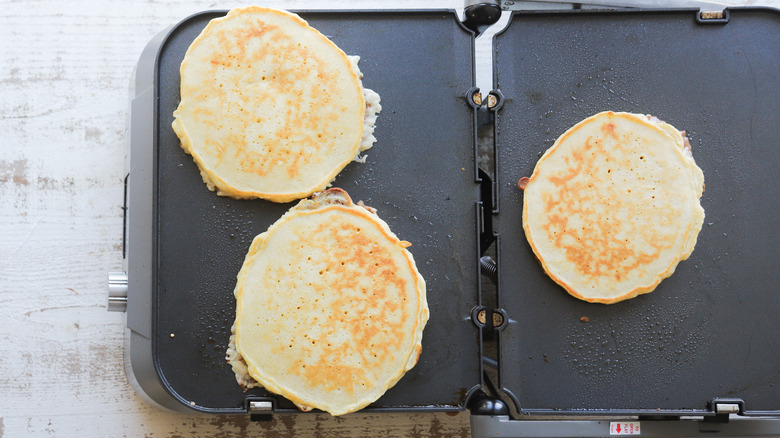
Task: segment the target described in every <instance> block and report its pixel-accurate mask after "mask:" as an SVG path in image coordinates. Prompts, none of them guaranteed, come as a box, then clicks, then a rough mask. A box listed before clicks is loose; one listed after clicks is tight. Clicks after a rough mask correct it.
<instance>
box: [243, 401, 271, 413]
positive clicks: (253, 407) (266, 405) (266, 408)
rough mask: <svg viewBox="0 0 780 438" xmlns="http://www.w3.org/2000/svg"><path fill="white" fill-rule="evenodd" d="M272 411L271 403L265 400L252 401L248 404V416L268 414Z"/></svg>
mask: <svg viewBox="0 0 780 438" xmlns="http://www.w3.org/2000/svg"><path fill="white" fill-rule="evenodd" d="M272 411H273V403H272V402H270V401H267V400H252V401H250V402H249V413H250V414H270V413H271V412H272Z"/></svg>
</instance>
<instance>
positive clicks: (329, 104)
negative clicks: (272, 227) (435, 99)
mask: <svg viewBox="0 0 780 438" xmlns="http://www.w3.org/2000/svg"><path fill="white" fill-rule="evenodd" d="M358 60H359V58H358V57H356V56H353V57H349V56H347V55H346V54H345V53H344V52H343V51H342V50H341V49H339V48H338V47H337V46H336V45H335V44H334V43H333V42H331V41H330V40H328V38H326V37H325V36H324V35H322V34H321V33H320V32H318V31H317V30H316V29H314V28H312V27H310V26H309V25H308V24H307V23H306V21H304V20H303V19H301V18H300V17H298V16H297V15H295V14H292V13H289V12H285V11H281V10H276V9H268V8H261V7H254V6H253V7H245V8H237V9H233V10H231V11H230V12H229V13H228V14H227V15H226V16H225V17H221V18H215V19H213V20H211V21H210V22H209V23H208V25H207V26H206V27H205V28H204V29H203V31H202V32H201V33H200V35H198V37H197V38H195V40H194V41H193V42H192V44H191V45H190V47H189V48H188V49H187V52H186V54H185V56H184V59H183V61H182V63H181V68H180V73H181V90H180V91H181V102H180V104H179V107H178V108H177V109H176V111H174V113H173V116H174V118H175V120H174V121H173V124H172V127H173V130H174V131H175V133H176V135H177V136H178V137H179V139H180V140H181V146H182V148H183V149H184V150H185V152H187V153H188V154H191V155H192V158H193V159H194V161H195V163H197V165H198V168H199V169H200V173H201V177H202V178H203V181H204V182H205V183H206V185H207V186H208V188H209V189H210V190H216V191H217V194H219V195H223V196H229V197H232V198H237V199H249V198H263V199H267V200H269V201H274V202H289V201H293V200H296V199H300V198H303V197H307V196H310V195H311V194H312V193H314V192H317V191H321V190H323V189H325V188H326V187H327V186H328V184H330V183H331V181H333V179H334V178H335V177H336V175H338V173H339V172H340V171H341V170H342V169H343V168H344V167H345V166H346V165H347V164H348V163H349V162H351V161H352V160H355V159H358V160H360V158H359V154H360V152H362V151H364V150H366V149H368V148H370V147H371V146H372V145H373V143H374V141H375V138H374V136H373V131H374V123H375V121H376V115H377V113H378V112H379V111H380V110H381V106H380V104H379V95H377V94H376V93H375V92H373V91H371V90H368V89H364V88H363V85H362V81H361V78H362V74H361V73H360V69H359V68H358V67H357V61H358ZM363 158H364V157H363Z"/></svg>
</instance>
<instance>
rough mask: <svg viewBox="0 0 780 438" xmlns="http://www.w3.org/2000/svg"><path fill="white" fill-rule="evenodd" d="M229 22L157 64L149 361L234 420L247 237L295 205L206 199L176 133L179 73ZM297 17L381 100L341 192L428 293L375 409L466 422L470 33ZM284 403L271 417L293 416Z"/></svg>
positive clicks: (429, 19)
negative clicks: (235, 334)
mask: <svg viewBox="0 0 780 438" xmlns="http://www.w3.org/2000/svg"><path fill="white" fill-rule="evenodd" d="M221 15H224V12H214V13H203V14H198V15H196V16H193V17H190V18H189V19H187V20H185V21H184V22H182V23H181V24H179V25H178V26H177V27H175V28H174V30H173V31H172V33H171V34H170V35H169V36H168V37H167V39H166V42H165V43H164V44H163V46H162V48H161V52H160V55H159V60H158V65H157V72H158V82H157V84H158V87H157V88H156V97H157V99H158V100H157V106H156V108H155V111H156V114H155V118H156V147H157V156H156V160H157V161H156V169H157V174H156V196H155V202H154V206H155V209H156V210H155V218H156V224H155V230H156V235H155V245H156V250H157V259H156V260H155V264H154V266H155V269H156V272H155V274H154V278H156V285H155V286H156V289H155V290H154V291H153V293H154V295H153V297H154V301H153V302H154V305H155V308H154V310H153V343H154V345H153V349H154V354H155V358H156V366H157V369H158V371H159V374H160V376H161V378H162V379H163V382H164V384H165V385H166V386H167V387H168V389H169V390H170V391H171V393H172V394H174V396H176V397H178V398H179V399H180V400H181V401H182V402H183V403H184V404H186V405H193V407H194V408H196V409H200V410H204V411H211V412H230V411H236V412H239V411H243V408H244V400H245V394H244V393H243V392H242V391H241V389H240V388H239V387H238V385H237V384H236V382H235V380H234V377H233V373H232V371H231V370H230V368H229V367H228V366H227V364H226V363H225V359H224V356H225V349H226V346H227V343H228V338H229V335H230V327H231V324H232V323H233V319H234V315H235V300H234V298H233V288H234V286H235V279H236V274H237V273H238V270H239V268H240V267H241V264H242V262H243V258H244V255H245V254H246V251H247V249H248V248H249V245H250V243H251V241H252V238H253V237H254V236H255V235H257V234H259V233H261V232H263V231H265V230H266V228H267V227H268V226H269V225H270V224H272V223H273V222H275V221H276V220H277V219H278V218H279V217H280V216H281V215H282V214H283V213H284V212H285V211H286V210H287V209H288V208H290V207H291V206H292V205H294V204H292V203H291V204H282V205H279V204H273V203H269V202H265V201H260V200H255V201H236V200H232V199H228V198H222V197H218V196H217V195H216V194H214V193H213V192H209V191H208V190H207V188H206V186H205V184H204V183H203V182H202V180H201V178H200V176H199V173H198V170H197V168H196V166H195V164H194V163H193V161H192V159H191V157H190V156H188V155H185V154H184V153H183V151H182V150H181V148H180V147H179V141H178V139H177V137H176V135H175V134H174V132H173V130H172V129H171V128H170V125H171V122H172V121H173V118H172V115H171V114H172V112H173V111H174V109H176V106H177V105H178V103H179V64H180V63H181V60H182V58H183V56H184V53H185V51H186V49H187V47H188V46H189V44H190V43H191V42H192V40H193V39H194V38H195V37H196V36H197V35H198V33H199V32H200V31H201V29H202V28H203V27H204V26H205V25H206V24H207V22H208V20H210V19H211V18H214V17H218V16H221ZM301 15H302V16H303V17H304V18H305V19H307V20H308V21H309V22H310V23H311V24H312V26H314V27H315V28H317V29H319V30H320V31H321V32H322V33H323V34H325V35H326V36H328V37H329V38H331V39H332V40H333V41H334V42H335V43H336V44H337V45H339V46H340V47H341V48H342V49H343V50H344V51H345V52H346V53H347V54H357V55H360V56H361V57H362V58H361V61H360V68H361V70H362V72H363V74H364V85H365V86H366V87H367V88H371V89H373V90H375V91H377V92H378V93H379V94H380V96H381V98H382V106H383V110H382V112H381V114H380V115H379V119H378V122H377V127H376V131H375V135H376V138H377V139H378V140H377V142H376V144H375V145H374V147H373V149H371V150H369V151H368V152H367V155H368V161H367V162H366V163H365V164H359V163H351V164H349V165H348V166H347V168H346V169H345V170H344V171H342V172H341V174H340V175H339V176H338V177H337V178H336V180H335V182H334V186H336V187H341V188H343V189H345V190H347V192H349V194H350V195H351V196H352V198H353V200H354V201H355V202H357V201H359V200H363V201H364V202H365V203H366V204H367V205H370V206H373V207H375V208H377V210H378V214H379V215H380V217H381V218H383V219H384V220H385V221H387V223H388V224H389V225H390V228H391V229H393V231H394V232H395V233H396V234H397V235H398V236H399V238H401V239H404V240H408V241H410V242H412V243H413V246H412V247H411V248H410V251H411V252H412V253H413V255H414V257H415V260H416V262H417V266H418V268H419V270H420V272H421V273H422V275H423V276H424V278H425V280H426V282H427V287H428V303H429V306H430V314H431V317H430V321H429V322H428V325H427V326H426V328H425V332H424V336H423V353H422V355H421V357H420V360H419V363H418V364H417V366H416V367H415V368H414V369H413V370H411V371H410V372H409V373H407V374H406V375H405V376H404V377H403V378H402V379H401V381H400V382H399V383H398V384H397V385H396V386H395V387H393V388H392V389H390V390H389V391H388V392H387V393H386V394H385V395H384V396H383V397H382V398H380V399H379V400H378V401H377V402H376V403H375V404H373V405H372V407H374V408H389V409H412V410H414V409H417V410H419V409H437V410H440V409H462V408H463V404H464V403H465V399H466V396H467V393H468V392H469V391H470V390H471V389H472V388H473V387H474V386H475V385H478V384H479V379H480V373H479V369H480V368H479V363H480V357H479V352H478V351H479V350H478V347H479V344H478V332H477V331H476V330H475V327H474V325H473V324H472V323H471V322H470V321H469V320H468V318H467V317H468V316H469V313H470V312H471V309H472V308H473V307H474V306H475V305H476V302H477V300H478V294H477V293H475V291H477V290H478V270H477V260H478V248H477V236H478V235H477V234H476V229H477V223H476V222H477V219H476V201H477V199H478V190H479V186H478V184H477V183H476V182H475V178H474V175H475V174H476V172H475V169H476V168H475V157H474V138H475V123H474V112H473V109H472V108H471V107H470V106H469V105H468V104H467V102H466V100H465V94H466V91H467V90H468V89H469V88H471V87H472V86H473V83H474V73H473V71H474V66H473V59H474V50H473V40H474V36H473V33H471V32H469V31H467V30H465V29H464V28H463V27H462V26H461V25H460V23H459V22H458V19H457V16H456V15H455V14H454V13H453V12H449V11H424V12H417V11H415V12H308V13H303V14H301ZM246 395H254V396H265V395H268V393H266V392H265V391H263V390H262V389H253V390H250V391H249V392H248V393H247V394H246ZM276 400H277V401H276V403H277V405H276V408H277V410H284V409H288V408H289V409H294V406H293V405H292V404H291V403H290V402H288V401H286V400H285V399H283V398H282V397H277V398H276Z"/></svg>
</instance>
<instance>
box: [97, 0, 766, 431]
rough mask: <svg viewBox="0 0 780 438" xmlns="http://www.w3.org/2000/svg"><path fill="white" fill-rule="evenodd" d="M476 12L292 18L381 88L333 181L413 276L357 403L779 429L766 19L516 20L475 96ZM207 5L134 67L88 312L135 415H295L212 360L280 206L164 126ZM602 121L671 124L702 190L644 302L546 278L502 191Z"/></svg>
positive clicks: (658, 425) (565, 14)
mask: <svg viewBox="0 0 780 438" xmlns="http://www.w3.org/2000/svg"><path fill="white" fill-rule="evenodd" d="M510 3H511V2H510ZM478 6H479V5H478ZM480 8H481V9H480ZM490 8H491V5H482V6H479V8H477V9H474V8H471V9H469V10H467V11H466V14H464V18H463V20H462V19H461V18H460V17H459V16H458V14H457V13H456V12H455V11H452V10H410V11H305V12H300V15H301V16H302V17H303V18H304V19H306V20H307V21H308V22H309V23H310V24H311V25H312V26H314V27H315V28H317V29H318V30H320V31H321V32H322V33H323V34H325V35H326V36H328V37H329V38H330V39H331V40H333V41H334V42H335V43H336V44H337V45H338V46H339V47H341V48H342V49H343V50H344V51H345V52H346V53H347V54H357V55H360V56H361V61H360V68H361V70H362V72H363V73H364V78H363V81H364V84H365V86H366V87H367V88H371V89H373V90H375V91H377V92H378V93H379V95H380V96H381V98H382V108H383V109H382V112H381V114H380V115H379V119H378V122H377V127H376V131H375V136H376V138H377V142H376V144H375V145H374V147H373V148H372V149H370V150H369V151H368V152H367V155H368V160H367V162H366V163H364V164H360V163H351V164H350V165H348V166H347V167H346V168H345V169H344V170H343V171H342V172H341V173H340V174H339V175H338V177H337V178H336V180H335V181H334V183H333V186H335V187H341V188H343V189H345V190H346V191H347V192H348V193H349V194H350V196H351V197H352V198H353V199H354V200H355V201H358V200H362V201H364V203H365V204H366V205H369V206H372V207H375V208H376V209H377V210H378V214H379V215H380V217H382V218H383V219H384V220H385V221H387V223H388V224H389V225H390V227H391V229H393V231H394V232H395V233H396V234H397V235H398V236H399V237H400V238H401V239H404V240H408V241H410V242H412V243H413V246H412V247H411V248H410V250H411V251H412V253H413V254H414V257H415V260H416V261H417V265H418V268H419V270H420V272H421V273H422V275H423V276H424V277H425V279H426V282H427V285H428V302H429V306H430V314H431V317H430V321H429V322H428V325H427V326H426V329H425V332H424V335H423V353H422V355H421V356H420V360H419V362H418V364H417V365H416V366H415V367H414V368H413V369H412V370H411V371H409V372H408V373H407V374H406V375H405V376H404V377H403V378H402V379H401V380H400V381H399V382H398V384H396V385H395V386H394V387H393V388H391V389H390V390H389V391H388V392H387V393H386V394H385V395H384V396H382V397H381V398H380V399H379V400H377V401H376V402H375V403H373V404H372V405H370V406H369V407H368V408H366V409H367V410H372V411H409V412H422V411H462V410H465V409H470V411H471V418H472V434H473V435H474V436H488V435H490V436H505V437H509V436H557V435H579V436H601V435H610V434H618V435H619V434H629V433H630V434H635V435H636V434H639V435H644V436H666V435H690V434H693V435H696V434H698V433H705V432H718V433H720V436H723V435H724V434H725V435H729V434H731V435H747V434H756V435H761V434H763V435H771V434H778V433H780V419H778V418H777V417H780V318H778V315H780V293H778V292H780V291H778V287H780V286H779V285H780V270H778V269H776V266H775V265H776V264H777V262H778V261H780V234H779V233H778V232H777V229H778V225H779V224H778V222H779V220H778V216H780V196H778V195H780V189H778V184H776V183H775V177H776V175H778V174H780V142H779V141H778V137H777V134H776V132H777V127H778V126H780V73H779V72H780V12H778V11H777V10H772V9H761V8H734V9H726V10H724V11H717V12H715V13H713V14H705V13H703V12H700V11H699V10H698V9H667V10H631V11H627V10H616V9H615V10H592V9H582V10H569V11H561V10H555V11H540V10H536V11H514V12H512V13H511V16H510V17H509V22H508V24H507V25H506V28H505V29H504V30H502V31H501V32H500V33H499V34H497V35H496V36H495V38H494V41H493V49H492V55H493V66H492V67H493V75H494V82H493V89H492V90H490V91H489V92H487V93H484V94H483V93H481V92H480V90H479V89H477V88H476V86H475V73H474V72H475V48H474V47H475V41H476V38H478V37H479V35H480V32H481V31H482V30H484V27H485V26H486V25H488V24H490V23H491V22H493V21H495V18H497V17H496V16H495V14H494V12H495V10H494V9H490ZM225 13H226V11H208V12H203V13H199V14H196V15H193V16H191V17H188V18H186V19H184V20H183V21H182V22H180V23H179V24H177V25H175V26H173V27H172V28H171V29H168V30H166V31H164V32H162V33H161V34H159V35H158V36H157V37H155V38H154V39H153V40H152V41H151V42H150V43H149V44H148V46H147V47H146V49H145V50H144V52H143V54H142V55H141V58H140V60H139V63H138V65H137V69H136V73H135V79H134V84H133V85H134V89H133V91H132V104H131V106H132V107H131V120H130V133H129V139H130V145H129V152H128V163H129V167H128V175H127V177H126V179H125V233H124V242H125V248H124V253H123V255H124V262H125V272H123V273H112V274H110V276H109V307H110V308H119V309H120V310H122V309H124V308H125V305H126V313H127V328H128V330H127V346H126V364H127V367H126V368H127V371H128V376H129V377H130V379H131V381H132V383H133V384H134V386H135V387H136V389H137V390H138V392H139V394H141V395H143V396H145V397H146V398H147V399H148V400H149V401H150V402H151V403H153V404H155V405H158V406H159V407H161V408H165V409H169V410H173V411H185V412H192V411H198V412H204V413H210V414H237V413H244V414H248V415H273V414H274V413H281V412H298V410H297V409H296V407H295V406H294V404H292V403H291V402H289V401H288V400H286V399H285V398H283V397H280V396H277V395H274V394H272V393H269V392H267V391H264V390H263V389H261V388H255V389H252V390H249V391H247V392H246V393H244V392H243V391H242V390H241V388H239V386H238V385H237V384H236V382H235V379H234V376H233V372H232V370H231V369H230V367H229V366H228V364H227V363H226V361H225V350H226V347H227V344H228V338H229V336H230V327H231V324H232V323H233V319H234V315H235V314H234V312H235V300H234V297H233V288H234V286H235V277H236V273H237V272H238V270H239V269H240V267H241V264H242V262H243V258H244V255H245V254H246V251H247V249H248V247H249V244H250V243H251V241H252V239H253V238H254V236H255V235H257V234H259V233H261V232H263V231H265V230H266V229H267V227H268V226H269V225H271V224H272V223H273V222H275V221H276V220H277V219H278V218H279V217H280V216H281V215H282V214H283V213H284V212H285V211H286V210H287V209H289V208H290V207H291V206H292V205H294V204H293V203H289V204H275V203H271V202H266V201H262V200H254V201H237V200H233V199H229V198H223V197H218V196H216V195H215V194H214V193H213V192H210V191H208V189H207V188H206V186H205V184H204V183H203V182H202V180H201V178H200V175H199V172H198V169H197V166H196V165H195V163H194V162H193V160H192V158H191V157H190V156H189V155H186V154H185V153H184V152H183V150H182V149H181V147H180V146H179V140H178V138H177V137H176V135H175V134H174V132H173V130H172V129H171V122H172V121H173V116H172V113H173V111H174V109H175V108H176V107H177V105H178V102H179V64H180V63H181V60H182V58H183V56H184V53H185V51H186V50H187V47H188V46H189V44H190V43H191V42H192V40H193V39H194V38H195V37H196V36H197V35H198V34H199V32H200V31H201V30H202V29H203V27H204V26H205V25H206V24H207V23H208V21H209V20H211V19H212V18H215V17H219V16H222V15H224V14H225ZM607 109H609V110H615V111H629V112H640V113H647V114H653V115H656V116H658V117H659V118H661V119H663V120H666V121H668V122H670V123H672V124H673V125H674V126H676V127H678V128H680V129H686V130H687V133H688V136H689V137H690V139H691V143H692V145H693V154H694V157H695V159H696V162H697V164H698V165H699V166H700V167H701V168H702V169H703V171H704V175H705V181H706V190H705V192H704V196H703V198H702V205H703V207H704V209H705V211H706V218H705V224H704V228H703V229H702V231H701V234H700V235H699V240H698V243H697V245H696V248H695V250H694V252H693V254H692V256H691V257H690V259H689V260H687V261H684V262H682V263H680V265H679V266H678V268H677V271H676V272H675V273H674V275H673V276H672V277H670V278H668V279H666V280H664V281H663V282H661V284H660V285H659V287H658V288H657V289H656V290H655V291H654V292H653V293H651V294H648V295H643V296H640V297H637V298H635V299H632V300H628V301H625V302H621V303H618V304H615V305H610V306H605V305H598V304H589V303H585V302H582V301H579V300H576V299H574V298H572V297H570V296H569V295H568V294H566V292H565V291H564V290H563V289H561V288H560V287H559V286H557V285H556V284H555V283H554V282H552V280H550V279H549V278H548V277H547V276H546V275H545V274H544V272H543V270H542V268H541V266H540V265H539V263H538V262H537V261H536V260H535V258H534V256H533V253H532V252H531V250H530V247H529V245H528V243H527V242H526V240H525V236H524V234H523V231H522V226H521V211H522V192H521V191H520V190H519V189H517V187H516V183H517V180H518V179H519V178H520V177H522V176H529V175H530V174H531V172H532V171H533V168H534V165H535V164H536V161H537V160H538V158H539V156H540V154H541V153H542V152H543V151H544V150H546V149H547V148H548V147H549V146H551V145H552V142H554V140H555V139H556V138H557V136H559V135H560V134H561V133H563V132H564V131H565V130H566V129H567V128H568V127H570V126H571V125H573V124H574V123H576V122H578V121H580V120H582V119H584V118H585V117H587V116H589V115H592V114H594V113H596V112H599V111H602V110H607ZM486 133H487V135H486ZM485 137H487V141H485V140H484V139H485ZM478 140H482V141H478ZM484 143H487V147H484ZM302 415H304V414H302ZM773 417H774V418H773Z"/></svg>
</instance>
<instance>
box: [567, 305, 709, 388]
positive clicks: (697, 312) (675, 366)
mask: <svg viewBox="0 0 780 438" xmlns="http://www.w3.org/2000/svg"><path fill="white" fill-rule="evenodd" d="M698 301H699V300H698V299H694V300H691V299H687V300H685V299H677V298H676V297H670V300H669V302H668V303H665V304H672V305H663V306H660V305H659V306H654V305H635V306H631V305H632V304H633V303H623V304H625V306H623V307H622V308H621V307H615V308H614V309H613V310H614V312H612V311H608V312H604V313H600V316H597V317H590V318H589V319H588V322H586V323H584V322H582V321H581V320H580V319H579V318H571V321H569V322H568V323H567V327H566V333H568V335H567V337H566V341H565V342H566V345H565V346H564V348H563V359H564V361H565V362H566V363H567V365H568V368H569V369H570V370H571V371H572V372H573V373H576V374H577V375H579V376H580V377H581V378H582V380H583V381H584V382H586V385H587V386H588V387H592V388H596V387H602V386H604V385H606V384H608V383H610V382H614V381H631V380H632V379H634V378H636V377H638V376H642V379H643V380H644V381H653V382H658V388H656V389H657V390H662V388H668V387H669V386H668V385H669V383H670V381H671V380H674V378H675V375H676V372H677V370H680V369H688V368H690V366H691V365H692V364H694V363H696V362H697V356H698V355H699V354H700V353H701V352H702V351H705V349H706V339H707V338H706V331H707V326H708V319H707V318H706V314H703V311H702V310H701V309H702V307H703V306H701V305H699V304H700V303H699V302H698ZM629 306H630V307H629ZM607 310H609V309H607ZM647 390H648V391H652V390H653V388H647Z"/></svg>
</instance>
